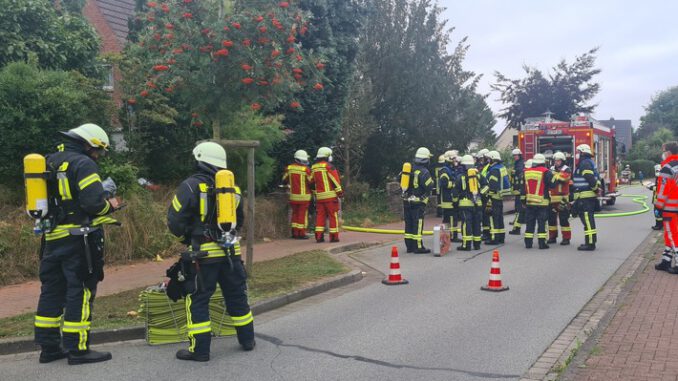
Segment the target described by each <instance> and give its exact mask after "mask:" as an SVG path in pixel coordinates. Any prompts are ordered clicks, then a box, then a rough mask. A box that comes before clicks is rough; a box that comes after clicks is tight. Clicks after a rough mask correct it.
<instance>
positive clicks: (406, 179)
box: [400, 163, 412, 192]
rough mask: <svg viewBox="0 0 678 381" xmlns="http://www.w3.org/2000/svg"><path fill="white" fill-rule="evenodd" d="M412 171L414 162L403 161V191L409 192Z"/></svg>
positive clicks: (401, 182)
mask: <svg viewBox="0 0 678 381" xmlns="http://www.w3.org/2000/svg"><path fill="white" fill-rule="evenodd" d="M411 173H412V164H410V163H403V170H402V174H401V175H400V188H401V189H402V190H403V192H407V189H408V188H409V187H410V175H411Z"/></svg>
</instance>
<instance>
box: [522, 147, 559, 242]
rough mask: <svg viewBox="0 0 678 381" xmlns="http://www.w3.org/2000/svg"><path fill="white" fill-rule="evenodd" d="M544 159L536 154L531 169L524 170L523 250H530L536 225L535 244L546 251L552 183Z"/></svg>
mask: <svg viewBox="0 0 678 381" xmlns="http://www.w3.org/2000/svg"><path fill="white" fill-rule="evenodd" d="M545 163H546V158H545V157H544V155H542V154H540V153H538V154H536V155H534V157H533V158H532V168H529V169H526V170H525V200H526V203H527V209H526V210H525V248H527V249H531V248H532V241H533V240H534V227H535V224H536V225H537V242H538V243H539V248H540V249H548V248H549V245H548V244H546V222H547V220H548V218H549V209H550V208H549V205H550V204H551V201H549V196H550V194H549V186H550V184H551V183H552V181H553V177H552V176H553V175H552V174H551V171H549V170H548V169H546V167H545V166H544V164H545Z"/></svg>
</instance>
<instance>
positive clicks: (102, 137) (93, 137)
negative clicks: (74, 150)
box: [62, 123, 110, 151]
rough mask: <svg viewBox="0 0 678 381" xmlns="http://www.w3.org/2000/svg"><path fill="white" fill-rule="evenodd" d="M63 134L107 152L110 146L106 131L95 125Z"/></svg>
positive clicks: (85, 125) (83, 126)
mask: <svg viewBox="0 0 678 381" xmlns="http://www.w3.org/2000/svg"><path fill="white" fill-rule="evenodd" d="M62 134H63V135H64V136H67V137H69V138H71V139H75V140H79V141H82V142H85V143H87V144H89V145H90V146H91V147H93V148H100V149H103V150H106V151H107V150H108V146H109V145H110V142H109V141H108V135H107V134H106V131H104V129H103V128H101V127H99V126H97V125H96V124H94V123H85V124H83V125H81V126H78V127H76V128H72V129H70V130H68V131H66V132H62Z"/></svg>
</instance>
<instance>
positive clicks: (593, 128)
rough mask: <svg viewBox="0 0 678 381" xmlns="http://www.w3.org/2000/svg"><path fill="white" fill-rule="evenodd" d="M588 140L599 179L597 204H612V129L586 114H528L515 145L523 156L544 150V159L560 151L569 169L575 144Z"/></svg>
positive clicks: (614, 187) (573, 165)
mask: <svg viewBox="0 0 678 381" xmlns="http://www.w3.org/2000/svg"><path fill="white" fill-rule="evenodd" d="M580 144H588V145H589V146H591V150H592V151H593V155H594V156H593V160H594V162H595V163H596V169H597V170H598V173H599V174H600V179H601V182H602V185H603V186H602V187H601V189H603V190H604V192H603V193H602V194H601V195H600V197H599V200H600V202H601V205H602V204H603V203H606V204H607V205H614V203H615V201H616V198H617V196H619V194H618V193H617V159H616V158H617V155H616V146H617V145H616V141H615V131H614V129H612V128H609V127H606V126H604V125H602V124H601V123H599V122H598V121H596V120H595V119H593V118H591V117H588V116H575V117H574V118H573V119H572V120H570V121H569V122H563V121H559V120H555V119H551V118H550V117H549V116H546V117H542V118H529V119H528V122H527V123H525V125H524V126H523V127H522V128H521V130H520V132H518V147H520V150H521V151H523V156H524V157H525V160H528V159H531V158H532V157H533V156H534V155H535V154H537V153H541V154H544V155H545V156H546V158H547V160H548V159H549V158H550V157H551V156H552V155H553V154H554V153H555V152H558V151H560V152H562V153H564V154H565V156H566V157H567V164H568V165H569V166H570V167H571V168H572V169H573V171H574V168H576V165H577V164H578V163H577V161H576V160H575V155H574V154H575V148H576V147H577V146H578V145H580Z"/></svg>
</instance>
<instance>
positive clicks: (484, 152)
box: [477, 148, 490, 159]
mask: <svg viewBox="0 0 678 381" xmlns="http://www.w3.org/2000/svg"><path fill="white" fill-rule="evenodd" d="M488 153H490V150H489V149H487V148H483V149H481V150H480V151H478V156H477V157H479V158H481V159H482V158H484V157H487V154H488Z"/></svg>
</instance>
